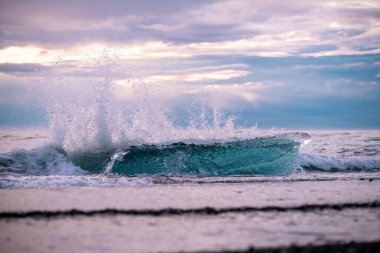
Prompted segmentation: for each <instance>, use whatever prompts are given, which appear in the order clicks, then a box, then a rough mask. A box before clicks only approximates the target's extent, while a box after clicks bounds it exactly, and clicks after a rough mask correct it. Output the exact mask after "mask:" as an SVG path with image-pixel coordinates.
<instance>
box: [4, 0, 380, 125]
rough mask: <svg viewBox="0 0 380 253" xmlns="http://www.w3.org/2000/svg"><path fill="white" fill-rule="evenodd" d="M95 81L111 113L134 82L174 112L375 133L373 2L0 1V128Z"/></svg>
mask: <svg viewBox="0 0 380 253" xmlns="http://www.w3.org/2000/svg"><path fill="white" fill-rule="evenodd" d="M102 62H106V64H105V65H107V67H106V68H105V67H104V66H103V65H104V64H103V63H102ZM99 68H101V69H99ZM102 68H103V70H102ZM104 68H105V69H106V70H104ZM105 72H106V73H105ZM104 75H106V79H107V80H111V82H112V83H113V84H114V85H115V86H117V88H116V90H117V94H116V95H117V97H118V99H119V100H120V101H121V102H120V103H123V100H124V101H127V100H128V101H133V99H134V94H133V92H131V83H133V84H135V83H138V82H143V83H145V84H147V85H150V86H151V87H153V88H152V89H153V90H154V89H155V90H157V92H158V93H159V95H158V97H159V98H160V99H162V101H166V102H165V103H166V104H167V105H168V108H169V109H170V110H172V111H174V113H175V111H176V110H177V113H180V112H182V111H184V110H186V108H187V107H188V106H189V104H191V103H192V101H193V100H194V99H195V100H197V99H198V100H202V103H206V104H207V106H209V107H210V108H218V109H220V110H223V111H225V112H228V113H234V114H237V115H238V116H239V118H240V119H241V121H242V122H245V123H247V124H254V123H255V122H258V123H259V125H260V126H262V127H265V128H270V127H284V128H380V2H379V1H377V0H362V1H360V0H339V1H324V0H320V1H311V0H302V1H298V0H289V1H288V0H282V1H274V0H263V1H261V0H252V1H249V0H220V1H216V0H183V1H172V0H161V1H156V0H133V1H132V0H120V1H109V0H107V1H106V0H91V1H90V0H88V1H79V0H77V1H75V0H67V1H54V0H52V1H48V0H34V1H32V0H18V1H14V0H2V1H1V2H0V126H12V125H15V126H28V125H44V124H46V108H44V107H43V105H41V103H37V102H36V100H37V97H38V96H40V95H39V94H40V93H39V92H41V94H45V95H46V93H44V92H43V91H44V90H46V89H47V88H46V86H49V83H51V82H53V81H57V80H59V85H60V87H61V88H62V89H63V90H64V89H65V87H66V86H67V87H71V88H72V87H73V86H75V87H76V88H74V89H78V92H85V91H83V88H82V86H85V85H86V84H88V83H90V82H92V81H93V80H94V78H97V77H98V78H104ZM132 86H133V85H132ZM30 87H33V89H32V90H33V92H31V88H30ZM45 95H44V96H45ZM169 104H171V106H172V107H170V105H169ZM173 108H174V109H173Z"/></svg>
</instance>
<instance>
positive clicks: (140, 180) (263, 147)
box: [0, 128, 380, 188]
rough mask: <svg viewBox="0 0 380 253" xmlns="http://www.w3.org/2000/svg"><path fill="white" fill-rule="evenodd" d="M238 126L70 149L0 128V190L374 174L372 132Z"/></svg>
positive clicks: (378, 136)
mask: <svg viewBox="0 0 380 253" xmlns="http://www.w3.org/2000/svg"><path fill="white" fill-rule="evenodd" d="M178 131H185V130H184V129H180V130H178ZM186 131H190V130H189V129H187V130H186ZM194 131H196V132H198V134H199V132H201V130H199V129H198V130H194ZM204 131H211V130H210V129H207V130H204ZM242 131H244V130H242V129H240V130H239V133H240V136H239V138H237V137H236V136H237V135H238V134H237V133H236V134H235V135H233V136H234V137H233V138H232V137H231V138H225V139H222V138H219V139H215V138H210V139H207V138H198V139H196V138H193V139H190V138H186V139H185V138H184V139H181V140H179V141H177V142H172V143H167V142H163V143H157V142H156V143H148V144H140V145H138V144H136V143H133V144H132V145H128V144H126V143H123V144H122V145H121V144H118V145H116V144H111V146H108V147H107V148H105V149H99V148H98V149H94V148H90V149H88V150H84V149H80V150H74V151H72V150H70V149H68V148H67V147H65V146H59V145H57V143H55V142H54V139H53V137H52V136H53V134H52V133H51V131H50V130H48V129H2V130H1V131H0V141H1V142H0V143H1V145H0V187H1V188H20V187H21V188H25V187H59V186H107V187H108V186H128V185H151V184H157V183H158V184H161V183H168V182H172V181H173V180H174V181H175V182H198V183H199V182H202V181H203V182H213V181H215V180H219V181H225V182H229V181H234V180H241V181H242V182H244V181H249V180H269V181H270V180H278V179H279V178H281V179H282V180H283V179H285V180H286V179H289V180H290V179H291V180H302V179H305V178H310V177H311V176H312V177H313V180H318V178H325V177H326V176H327V177H329V176H330V177H331V176H333V177H340V178H344V177H350V175H352V174H355V175H356V176H357V174H358V173H359V174H362V175H363V176H365V175H370V173H373V172H378V171H380V131H377V130H363V131H359V130H355V131H348V130H334V131H332V130H328V131H327V130H318V131H317V130H312V131H305V130H303V131H285V130H281V131H280V130H270V131H264V130H259V129H257V128H256V129H254V130H253V129H248V130H247V132H246V133H245V134H246V135H247V136H244V135H243V133H242ZM255 132H256V133H255ZM254 135H256V136H254ZM200 136H206V135H200ZM193 137H195V136H193ZM244 137H245V138H244ZM171 180H172V181H171Z"/></svg>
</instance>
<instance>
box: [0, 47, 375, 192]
mask: <svg viewBox="0 0 380 253" xmlns="http://www.w3.org/2000/svg"><path fill="white" fill-rule="evenodd" d="M115 62H116V63H117V61H115V60H114V59H112V57H111V58H110V57H109V56H108V55H107V54H105V55H104V56H102V57H100V59H99V60H97V61H96V63H97V64H98V70H97V71H95V72H94V73H92V74H93V76H94V78H90V79H91V82H89V83H87V84H83V85H78V84H76V83H72V82H71V81H70V79H69V78H68V77H65V76H53V77H47V78H45V79H46V80H41V81H39V82H37V83H36V84H35V85H33V84H31V85H30V87H31V88H30V90H28V92H29V97H30V98H33V101H34V103H36V106H38V107H42V108H43V109H44V110H45V111H46V113H47V115H46V117H47V119H48V126H47V128H43V129H34V128H30V127H25V128H8V129H7V128H3V129H0V187H1V188H10V187H56V186H82V185H83V186H88V185H93V186H120V185H150V184H155V183H165V182H166V183H167V182H170V180H172V179H174V178H176V180H177V179H178V178H180V180H179V181H181V180H182V182H184V181H189V182H191V181H198V182H199V180H205V181H210V180H214V179H215V178H219V179H218V180H221V181H223V180H224V181H228V180H230V181H233V180H236V178H237V177H239V178H240V179H239V180H251V179H252V178H254V179H256V178H260V180H261V179H263V178H266V179H265V180H272V179H276V178H278V177H285V178H291V177H292V178H294V177H297V178H302V177H309V176H310V175H313V176H316V177H317V178H318V177H325V175H326V174H331V175H335V176H336V175H339V176H340V175H343V176H344V175H348V176H349V173H371V172H376V171H379V170H380V131H378V130H372V131H370V130H368V131H348V130H336V131H316V130H314V131H308V130H299V131H291V130H286V129H270V130H264V129H260V128H259V127H257V125H256V126H245V125H244V124H240V125H239V124H238V123H237V120H236V119H237V117H236V116H234V115H231V114H227V113H224V112H223V111H222V110H221V109H220V108H219V109H218V108H211V107H210V106H209V105H207V104H206V103H205V101H206V100H207V98H203V97H202V95H198V96H197V97H195V98H193V99H192V101H191V102H189V104H188V108H187V112H186V113H182V112H178V111H177V116H175V114H173V113H171V112H176V108H175V103H174V102H173V103H174V104H172V105H169V104H168V103H167V101H166V102H165V101H164V100H163V99H162V94H164V93H165V92H167V90H166V88H162V89H159V88H158V87H156V86H154V85H151V84H147V83H144V82H141V81H133V80H132V81H131V82H130V83H126V84H123V92H126V89H127V91H128V94H129V95H128V96H127V97H124V98H123V99H122V100H121V99H120V97H118V96H117V93H118V92H121V91H120V86H118V85H117V82H115V78H117V73H114V70H115V69H117V66H116V65H117V64H116V63H115ZM115 64H116V65H115ZM186 96H188V95H186ZM178 114H180V116H181V117H178ZM173 115H174V116H173ZM242 120H243V121H244V119H242ZM332 173H333V174H332ZM337 173H339V174H337ZM347 173H348V174H347ZM241 178H243V179H241ZM179 181H178V180H177V182H179Z"/></svg>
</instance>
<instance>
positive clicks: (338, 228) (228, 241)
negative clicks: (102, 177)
mask: <svg viewBox="0 0 380 253" xmlns="http://www.w3.org/2000/svg"><path fill="white" fill-rule="evenodd" d="M365 175H367V176H365V177H363V176H361V175H360V174H350V176H349V177H341V178H340V177H338V178H333V179H331V178H330V179H326V180H312V178H311V179H310V180H303V181H302V180H298V181H297V180H287V179H283V180H281V179H279V180H273V181H265V180H261V181H260V180H256V181H255V180H252V181H249V180H248V181H247V180H244V179H241V180H240V182H239V179H234V180H235V183H231V182H230V183H226V182H222V181H220V180H217V179H201V180H195V181H192V182H184V180H183V179H171V183H168V182H167V183H166V184H162V182H161V184H153V185H150V186H129V187H113V188H111V187H103V188H101V187H62V188H39V189H37V188H32V189H1V190H0V202H1V205H0V251H1V252H70V251H71V252H105V251H108V252H204V251H206V252H250V251H252V250H253V249H255V250H256V251H257V250H259V252H280V251H281V250H283V252H328V251H332V252H339V251H340V252H362V251H367V252H378V249H379V245H380V219H379V217H380V175H379V173H366V174H365ZM368 175H370V176H368ZM319 178H320V177H319ZM181 180H182V181H181ZM168 181H170V180H168Z"/></svg>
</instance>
